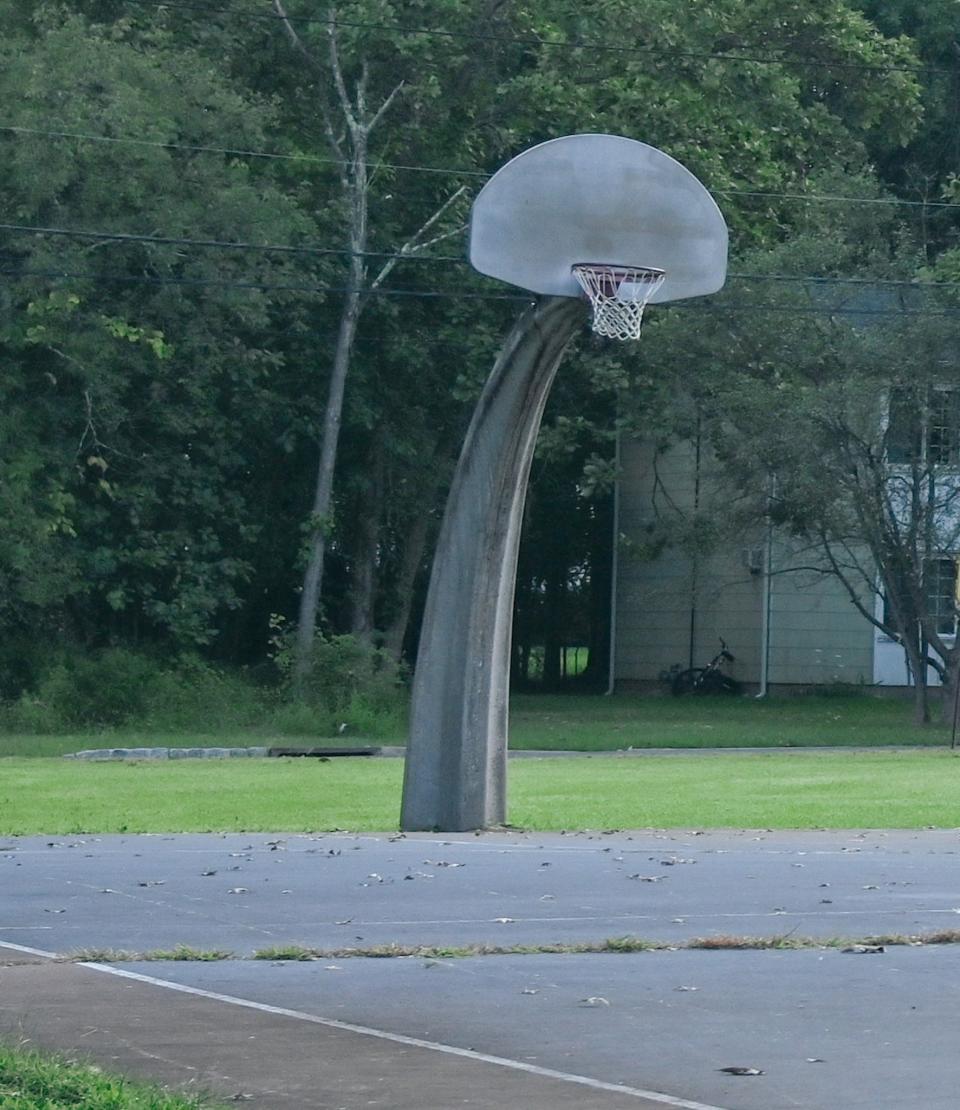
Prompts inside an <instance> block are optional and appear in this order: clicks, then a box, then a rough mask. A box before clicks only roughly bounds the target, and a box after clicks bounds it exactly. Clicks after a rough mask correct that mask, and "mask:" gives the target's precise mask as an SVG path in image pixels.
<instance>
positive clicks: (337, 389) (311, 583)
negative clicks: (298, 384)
mask: <svg viewBox="0 0 960 1110" xmlns="http://www.w3.org/2000/svg"><path fill="white" fill-rule="evenodd" d="M366 157H367V147H366V139H365V135H359V136H355V138H354V147H353V160H352V167H351V168H352V171H353V176H352V179H351V195H350V201H351V210H350V250H351V255H350V267H349V277H348V280H347V292H346V293H345V294H344V302H343V311H342V312H341V315H340V328H339V330H338V332H337V346H336V351H335V353H334V356H333V369H332V371H331V374H330V388H329V390H328V393H327V407H326V409H325V411H324V417H323V432H322V434H321V438H320V460H319V462H318V463H317V481H316V486H315V488H314V495H313V509H312V511H311V514H310V538H309V554H308V557H307V567H306V570H305V572H304V576H303V590H302V592H301V594H300V612H299V615H298V618H297V637H296V645H295V653H294V672H293V673H294V685H295V687H297V688H299V687H300V686H302V684H303V680H304V678H305V677H306V675H307V672H308V671H309V670H310V657H311V654H312V652H313V638H314V636H315V635H316V629H317V616H318V613H319V609H320V598H321V595H322V592H323V560H324V556H325V555H326V553H327V537H328V536H329V534H330V529H331V527H332V523H333V522H332V521H331V519H330V506H331V503H332V500H333V473H334V468H335V467H336V463H337V446H338V444H339V441H340V423H341V420H342V418H343V395H344V391H345V389H346V384H347V371H348V370H349V369H350V359H351V355H352V352H353V341H354V338H355V337H356V334H357V323H358V322H359V320H360V313H361V311H362V308H363V302H362V299H361V297H362V293H363V283H364V281H365V279H366V266H365V264H364V260H363V252H364V251H365V250H366V249H367V201H368V196H367V191H368V182H367V166H366Z"/></svg>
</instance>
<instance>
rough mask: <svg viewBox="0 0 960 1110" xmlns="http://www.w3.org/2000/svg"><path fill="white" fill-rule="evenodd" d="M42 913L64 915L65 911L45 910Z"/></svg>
mask: <svg viewBox="0 0 960 1110" xmlns="http://www.w3.org/2000/svg"><path fill="white" fill-rule="evenodd" d="M43 912H44V913H66V912H67V911H66V910H47V909H45V910H44V911H43Z"/></svg>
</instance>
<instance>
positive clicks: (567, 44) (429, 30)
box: [127, 0, 953, 74]
mask: <svg viewBox="0 0 960 1110" xmlns="http://www.w3.org/2000/svg"><path fill="white" fill-rule="evenodd" d="M127 3H131V4H141V5H147V6H150V7H154V6H155V7H157V8H161V9H162V8H166V9H169V10H177V11H197V12H203V13H204V14H205V15H229V16H232V17H237V16H238V17H239V18H240V19H243V20H246V21H247V22H274V23H276V22H278V21H281V20H282V18H283V17H281V16H280V15H278V14H277V13H276V12H243V11H238V10H237V9H236V8H215V7H211V6H210V5H207V4H192V3H183V2H157V0H127ZM286 18H287V20H288V21H289V22H290V23H298V24H302V25H304V26H308V25H310V24H322V25H324V26H329V25H330V24H331V22H332V23H333V24H334V26H337V27H349V28H352V29H356V30H366V31H388V32H390V33H392V34H401V35H429V36H431V37H433V38H449V39H465V40H467V41H471V42H499V43H506V44H509V45H511V46H533V47H538V48H547V49H555V50H593V51H596V52H597V53H604V54H618V55H632V56H636V57H663V58H696V59H708V60H711V61H720V62H733V63H735V64H736V63H745V62H746V63H751V64H759V65H791V64H792V65H800V66H804V67H811V68H816V69H824V68H826V69H845V70H859V71H862V72H867V73H913V74H917V73H926V72H933V73H951V72H953V71H952V70H949V69H945V68H943V67H941V66H935V65H923V64H917V65H912V66H907V65H900V66H895V65H886V66H874V65H868V64H866V63H864V62H842V61H835V60H832V59H831V60H829V61H828V60H826V59H817V58H811V57H809V56H808V57H805V58H804V57H791V55H790V54H789V53H787V54H786V56H784V57H773V56H769V55H768V56H761V55H747V54H726V53H724V54H718V53H716V52H712V51H705V50H671V49H668V48H664V47H655V46H651V47H637V46H623V45H620V44H614V43H606V42H598V41H592V40H583V39H574V40H561V39H547V38H540V37H537V36H530V37H520V36H515V35H497V34H491V33H489V32H480V31H450V30H446V29H444V28H438V27H409V26H404V25H402V24H387V23H372V22H362V21H359V20H345V19H334V20H330V19H327V18H323V17H317V16H300V15H288V16H287V17H286Z"/></svg>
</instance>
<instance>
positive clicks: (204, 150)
mask: <svg viewBox="0 0 960 1110" xmlns="http://www.w3.org/2000/svg"><path fill="white" fill-rule="evenodd" d="M0 131H12V132H15V133H17V134H21V135H43V136H46V137H48V138H57V139H81V140H83V141H85V142H92V143H119V144H129V145H130V146H145V147H154V148H157V149H160V150H184V151H187V153H191V154H226V155H229V156H231V157H234V158H265V159H278V160H282V161H285V162H313V163H316V164H318V165H325V166H352V165H353V163H352V162H348V161H346V160H345V159H342V158H325V157H323V156H322V155H317V154H279V153H274V152H271V151H263V150H244V149H241V148H238V147H225V146H205V145H202V144H190V143H164V142H160V141H158V140H154V139H132V138H116V137H114V136H111V135H90V134H87V133H84V132H77V131H53V130H45V129H43V128H39V127H15V126H13V125H12V124H0ZM362 164H363V165H364V166H366V167H367V168H368V169H385V170H408V171H411V172H415V173H437V174H446V175H449V176H450V177H481V178H483V179H484V180H486V179H487V178H488V177H490V176H491V175H490V174H488V173H485V172H483V171H482V170H459V169H448V168H446V167H443V166H411V165H404V164H402V163H397V162H364V163H362ZM958 207H960V206H958Z"/></svg>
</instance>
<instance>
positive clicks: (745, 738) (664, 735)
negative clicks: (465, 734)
mask: <svg viewBox="0 0 960 1110" xmlns="http://www.w3.org/2000/svg"><path fill="white" fill-rule="evenodd" d="M912 711H913V707H912V703H911V702H910V700H909V699H903V698H893V697H889V698H887V697H885V698H878V697H871V696H869V695H866V694H864V695H846V696H832V697H830V696H817V695H811V696H795V697H779V698H768V699H763V700H759V701H758V700H757V699H756V698H749V697H747V698H672V697H646V698H638V697H627V696H615V697H609V698H605V697H597V696H594V697H584V696H570V697H557V696H552V697H549V696H537V695H527V696H522V697H514V698H513V699H512V701H511V714H510V746H511V747H512V748H525V749H531V748H532V749H542V750H549V751H567V750H570V751H603V750H609V749H617V748H630V747H633V748H731V747H733V748H767V747H770V748H791V747H832V746H837V747H873V746H877V745H885V744H895V745H910V746H912V745H918V746H925V745H932V744H944V743H946V742H947V741H949V729H946V728H943V727H931V728H917V727H916V726H915V725H914V724H913V723H912V721H911V714H912Z"/></svg>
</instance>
